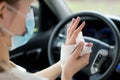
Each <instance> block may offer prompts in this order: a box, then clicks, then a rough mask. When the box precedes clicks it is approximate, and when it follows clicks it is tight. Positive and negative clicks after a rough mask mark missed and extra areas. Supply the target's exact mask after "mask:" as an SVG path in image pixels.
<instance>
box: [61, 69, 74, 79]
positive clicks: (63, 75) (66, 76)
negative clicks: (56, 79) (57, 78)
mask: <svg viewBox="0 0 120 80" xmlns="http://www.w3.org/2000/svg"><path fill="white" fill-rule="evenodd" d="M61 80H72V75H70V74H69V72H68V73H67V72H64V70H63V71H62V74H61Z"/></svg>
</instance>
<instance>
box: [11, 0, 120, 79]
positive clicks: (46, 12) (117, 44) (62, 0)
mask: <svg viewBox="0 0 120 80" xmlns="http://www.w3.org/2000/svg"><path fill="white" fill-rule="evenodd" d="M67 1H68V2H69V1H74V0H38V1H36V2H35V4H32V8H33V10H34V16H35V22H36V25H35V29H34V35H33V36H32V38H31V39H30V40H29V42H28V43H27V44H25V45H24V46H21V47H19V48H17V49H15V50H13V51H10V59H11V61H13V62H14V63H16V64H18V65H20V66H22V67H24V68H25V69H26V70H27V71H28V72H30V73H34V72H37V71H40V70H42V69H45V68H47V67H49V66H51V65H53V64H54V63H56V62H57V61H59V59H60V50H61V46H62V45H63V44H64V43H65V40H66V26H67V24H69V23H70V22H71V20H72V18H76V17H78V16H80V17H81V22H80V24H81V23H82V22H83V21H86V26H85V28H84V29H83V35H84V39H85V41H86V42H92V43H93V44H94V46H93V48H92V53H91V55H90V63H89V65H87V66H86V67H85V68H83V69H82V70H81V71H79V72H78V73H77V74H76V75H75V76H74V77H73V80H120V17H119V15H120V13H119V15H111V13H109V14H104V13H101V12H99V11H95V10H87V11H79V12H76V13H74V12H73V11H72V10H71V9H70V8H69V7H68V4H67ZM76 1H77V0H76ZM78 1H79V0H78ZM80 1H82V0H80ZM83 1H84V0H83ZM89 1H90V0H89ZM93 1H95V0H93ZM107 1H109V0H107ZM118 1H119V0H118ZM71 4H72V3H71ZM56 80H61V79H60V77H58V79H56Z"/></svg>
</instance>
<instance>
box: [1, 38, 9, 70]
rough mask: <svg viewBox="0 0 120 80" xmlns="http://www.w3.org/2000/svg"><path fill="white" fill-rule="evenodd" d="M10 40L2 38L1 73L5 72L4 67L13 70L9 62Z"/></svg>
mask: <svg viewBox="0 0 120 80" xmlns="http://www.w3.org/2000/svg"><path fill="white" fill-rule="evenodd" d="M8 43H9V38H5V37H0V72H2V71H4V68H3V65H6V67H8V69H9V68H11V66H10V62H9V44H8Z"/></svg>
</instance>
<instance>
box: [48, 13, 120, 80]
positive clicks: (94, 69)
mask: <svg viewBox="0 0 120 80" xmlns="http://www.w3.org/2000/svg"><path fill="white" fill-rule="evenodd" d="M77 16H80V17H81V20H82V21H83V20H86V19H87V18H90V17H91V18H95V19H98V20H100V21H102V22H103V23H105V24H106V25H107V26H108V27H109V28H110V29H111V31H112V33H113V35H114V38H115V45H109V44H107V43H105V42H103V41H100V40H98V39H95V38H92V37H85V36H84V38H85V41H86V42H92V43H93V44H94V46H93V49H92V53H91V56H90V62H89V65H88V66H87V67H85V68H83V69H82V70H81V71H82V72H84V73H85V74H86V75H88V77H89V80H106V79H107V78H108V77H109V76H110V75H111V73H112V72H113V71H114V70H115V68H116V66H117V64H118V61H119V59H120V33H119V30H118V29H117V27H116V25H115V23H114V22H113V21H112V20H111V19H110V18H108V17H106V16H104V15H102V14H100V13H98V12H80V13H77V14H74V15H72V16H70V17H68V18H67V19H65V20H63V21H61V22H60V23H59V24H58V25H57V26H56V27H55V29H54V31H53V33H52V35H51V37H50V40H49V44H48V59H49V62H50V64H51V65H52V64H54V63H56V62H57V61H58V60H59V59H60V49H61V45H62V44H64V42H65V39H66V33H65V32H66V31H65V25H66V24H68V23H69V22H70V21H71V20H72V18H76V17H77ZM108 59H110V62H111V63H110V64H109V66H107V68H105V69H104V70H103V71H101V69H102V67H103V65H104V64H107V62H108V61H107V60H108Z"/></svg>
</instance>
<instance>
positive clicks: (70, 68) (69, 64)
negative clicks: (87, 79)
mask: <svg viewBox="0 0 120 80" xmlns="http://www.w3.org/2000/svg"><path fill="white" fill-rule="evenodd" d="M79 22H80V17H77V19H76V20H75V19H74V18H73V20H72V24H71V25H69V26H68V29H67V39H66V42H65V45H73V44H76V38H77V36H78V34H79V33H80V31H81V30H82V29H83V28H84V26H85V22H83V23H82V24H81V25H80V26H79V27H78V28H77V26H78V24H79ZM84 44H85V43H84V42H80V43H79V45H78V46H77V47H76V49H75V50H74V51H73V53H72V54H71V55H70V57H69V58H68V60H67V61H66V63H65V65H64V68H63V70H62V80H72V77H73V75H74V74H75V73H77V72H78V71H79V70H81V69H82V68H83V67H85V66H86V65H87V64H88V63H89V56H90V55H89V53H87V54H85V55H83V56H80V53H81V52H82V50H83V47H84ZM87 46H89V47H92V46H93V44H92V43H88V44H87ZM66 54H67V53H66Z"/></svg>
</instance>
